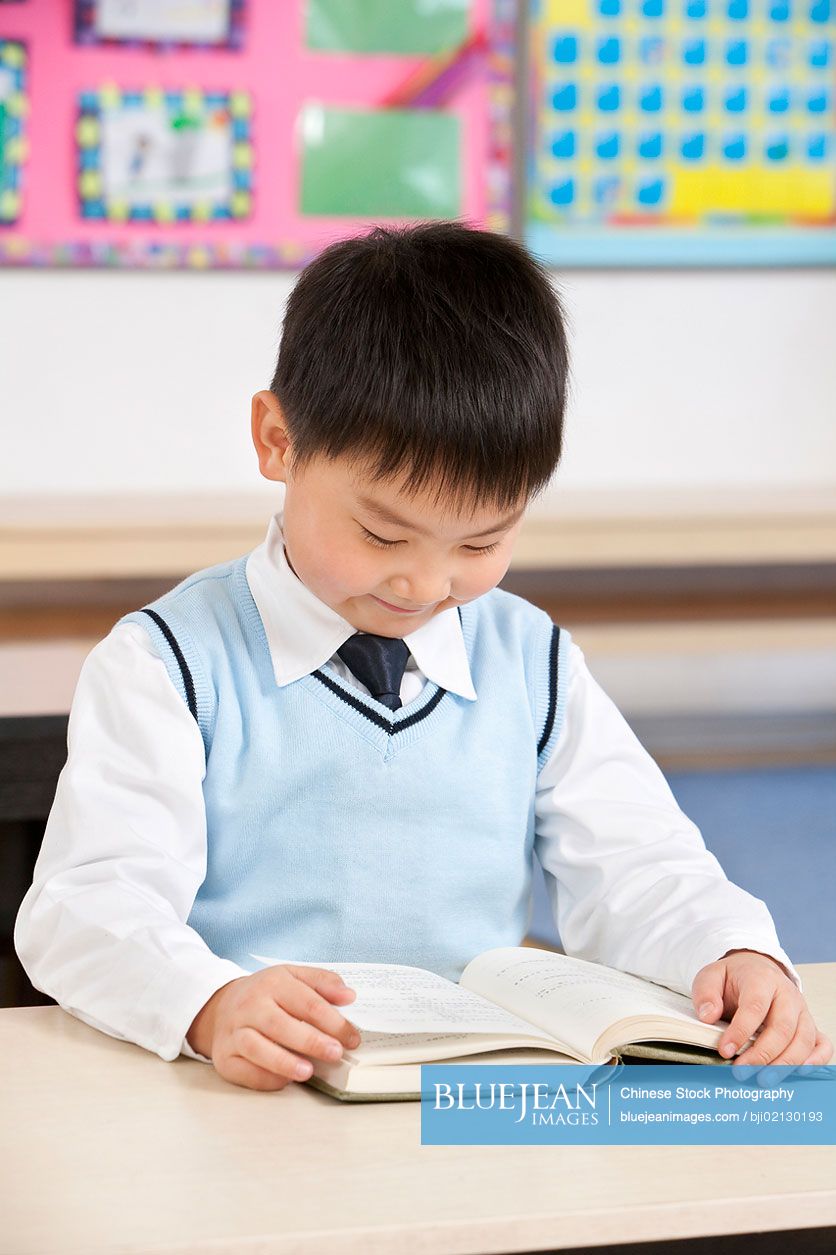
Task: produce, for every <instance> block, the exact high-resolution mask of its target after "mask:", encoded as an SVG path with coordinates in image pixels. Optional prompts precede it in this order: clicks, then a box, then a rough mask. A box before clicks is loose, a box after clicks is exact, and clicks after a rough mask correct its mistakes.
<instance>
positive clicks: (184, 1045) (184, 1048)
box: [180, 986, 220, 1063]
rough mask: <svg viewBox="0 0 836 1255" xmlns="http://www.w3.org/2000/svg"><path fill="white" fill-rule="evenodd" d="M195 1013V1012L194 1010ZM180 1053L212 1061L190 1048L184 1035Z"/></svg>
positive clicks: (189, 1057)
mask: <svg viewBox="0 0 836 1255" xmlns="http://www.w3.org/2000/svg"><path fill="white" fill-rule="evenodd" d="M218 988H220V986H218ZM209 997H210V998H211V997H212V995H211V994H210V995H209ZM198 1010H200V1008H199V1007H198ZM195 1014H197V1012H195ZM180 1054H181V1055H185V1056H186V1058H187V1059H198V1060H199V1061H200V1062H201V1063H211V1062H212V1060H211V1059H207V1058H206V1055H199V1054H198V1053H197V1051H196V1050H192V1048H191V1046H190V1045H189V1043H188V1041H187V1040H186V1038H185V1037H184V1038H183V1041H182V1043H181V1045H180Z"/></svg>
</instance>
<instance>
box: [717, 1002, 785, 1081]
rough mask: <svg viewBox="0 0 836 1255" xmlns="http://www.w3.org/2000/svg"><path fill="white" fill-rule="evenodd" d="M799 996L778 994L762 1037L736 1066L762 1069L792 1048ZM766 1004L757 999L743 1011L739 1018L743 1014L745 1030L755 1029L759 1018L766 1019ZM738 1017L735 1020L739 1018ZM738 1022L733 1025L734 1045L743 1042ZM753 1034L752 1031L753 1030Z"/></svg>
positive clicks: (768, 1015) (768, 1013)
mask: <svg viewBox="0 0 836 1255" xmlns="http://www.w3.org/2000/svg"><path fill="white" fill-rule="evenodd" d="M797 997H798V995H797V994H793V993H789V992H788V993H783V992H778V993H776V995H775V997H774V999H773V1001H772V1003H771V1005H770V1006H769V1008H768V1010H767V1013H766V1018H765V1019H764V1020H763V1031H762V1032H761V1033H760V1034H759V1036H758V1037H757V1038H756V1040H755V1041H754V1042H753V1044H752V1045H751V1046H749V1047H748V1048H747V1049H745V1050H743V1051H742V1052H741V1053H740V1054H739V1055H738V1056H737V1058H736V1059H735V1063H736V1064H741V1065H743V1066H745V1065H747V1064H751V1065H754V1066H755V1067H762V1066H763V1065H764V1064H765V1063H771V1062H772V1060H773V1059H776V1058H777V1057H778V1055H779V1054H780V1053H781V1052H782V1051H783V1050H785V1049H786V1047H787V1046H788V1044H789V1043H790V1042H791V1041H792V1039H793V1037H794V1036H795V1031H796V1027H797V1025H798V1016H799V1011H798V1004H797V1001H796V999H797ZM762 1005H763V1004H762V1002H761V1001H760V1000H759V999H758V998H757V997H755V999H754V1001H753V1002H747V1003H745V1005H744V1006H743V1007H741V1008H740V1011H739V1012H738V1014H741V1013H742V1017H741V1018H742V1021H743V1025H744V1028H745V1026H746V1025H747V1023H748V1024H750V1025H753V1027H754V1026H756V1025H754V1024H753V1022H754V1021H755V1020H756V1018H757V1016H759V1015H762V1014H763V1013H762V1010H761V1008H762ZM738 1014H736V1015H735V1017H734V1020H736V1019H737V1018H738ZM734 1020H732V1023H731V1024H730V1025H729V1033H728V1035H729V1036H731V1037H732V1040H734V1041H740V1040H742V1039H741V1038H739V1037H738V1036H737V1032H736V1030H735V1028H734ZM750 1031H751V1029H750Z"/></svg>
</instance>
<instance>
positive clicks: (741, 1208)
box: [0, 963, 836, 1255]
mask: <svg viewBox="0 0 836 1255" xmlns="http://www.w3.org/2000/svg"><path fill="white" fill-rule="evenodd" d="M800 972H801V975H802V979H803V980H804V982H805V991H806V993H807V996H808V998H809V1001H810V1004H811V1006H812V1009H813V1012H814V1014H815V1015H816V1017H817V1020H818V1023H819V1024H820V1025H821V1026H822V1027H823V1028H824V1030H825V1032H827V1033H828V1034H829V1035H830V1036H831V1037H832V1038H833V1037H836V980H834V977H836V964H834V963H829V964H825V963H818V964H805V965H802V966H801V967H800ZM0 1196H2V1199H3V1202H2V1209H0V1217H1V1218H0V1252H2V1253H3V1255H33V1253H34V1252H38V1253H39V1255H43V1253H44V1252H55V1251H60V1252H63V1253H66V1255H101V1253H102V1252H116V1251H117V1250H118V1251H119V1252H128V1251H130V1252H132V1253H134V1255H138V1253H139V1252H143V1253H145V1252H147V1253H152V1252H154V1253H160V1252H167V1253H170V1255H173V1253H174V1252H177V1255H207V1253H211V1255H220V1253H223V1255H245V1253H246V1252H250V1253H251V1255H256V1253H257V1255H290V1253H291V1252H292V1253H293V1255H323V1253H324V1252H327V1253H328V1255H345V1253H349V1252H350V1253H351V1255H360V1253H362V1255H384V1253H385V1255H390V1253H391V1252H392V1251H393V1250H397V1251H398V1252H399V1255H409V1253H411V1252H420V1253H421V1255H431V1253H433V1252H444V1253H445V1255H456V1253H462V1255H463V1253H465V1252H485V1253H487V1252H510V1251H534V1250H539V1251H542V1250H550V1251H555V1250H561V1251H567V1250H568V1249H571V1248H581V1247H583V1248H586V1249H588V1248H590V1247H596V1246H599V1247H600V1246H604V1245H606V1244H612V1245H613V1250H614V1251H621V1252H625V1251H627V1250H631V1249H633V1248H632V1246H631V1247H627V1246H625V1245H618V1244H626V1243H636V1242H642V1243H646V1242H654V1241H659V1240H662V1239H677V1238H679V1239H681V1238H691V1237H696V1236H698V1235H704V1236H705V1237H707V1238H710V1239H711V1241H710V1245H709V1244H706V1245H703V1243H699V1245H698V1249H699V1250H700V1252H701V1255H702V1252H703V1251H708V1250H709V1249H710V1250H711V1251H712V1252H715V1253H717V1252H724V1251H727V1250H730V1249H734V1250H736V1251H741V1250H746V1251H747V1252H748V1251H751V1250H754V1246H753V1245H752V1244H750V1243H749V1242H746V1240H745V1239H733V1238H728V1237H726V1238H723V1237H722V1236H721V1235H735V1234H738V1235H739V1234H747V1233H749V1234H759V1235H761V1236H760V1237H759V1238H758V1239H757V1249H758V1251H759V1252H760V1255H764V1253H765V1252H772V1251H777V1250H779V1249H783V1250H789V1251H791V1252H792V1255H797V1253H798V1252H801V1251H806V1252H810V1251H814V1250H815V1251H816V1252H819V1251H820V1252H824V1251H825V1250H828V1249H830V1250H832V1249H833V1247H832V1242H833V1236H834V1233H836V1230H831V1231H829V1232H823V1230H824V1229H825V1228H827V1227H829V1226H836V1147H820V1146H819V1147H817V1146H792V1147H779V1146H764V1147H748V1146H747V1147H728V1148H722V1147H713V1146H696V1147H693V1148H691V1147H685V1146H672V1147H667V1146H662V1147H645V1146H631V1147H610V1146H586V1147H575V1148H567V1147H561V1146H553V1147H534V1146H532V1147H495V1146H486V1147H435V1146H425V1147H422V1146H421V1144H420V1107H419V1104H417V1103H380V1104H377V1103H370V1104H367V1105H358V1106H353V1105H346V1106H343V1105H340V1104H339V1103H336V1102H334V1101H332V1100H331V1099H329V1098H326V1097H325V1096H324V1095H322V1094H319V1093H317V1092H316V1091H314V1090H311V1089H310V1088H308V1087H307V1086H298V1085H292V1086H289V1087H288V1088H287V1089H286V1090H284V1091H282V1092H280V1093H277V1094H264V1093H257V1092H255V1091H250V1090H245V1089H241V1088H239V1087H236V1086H232V1085H229V1084H228V1083H227V1082H225V1081H222V1080H221V1079H220V1077H219V1076H218V1075H217V1074H216V1073H215V1072H214V1070H213V1069H212V1068H210V1067H209V1066H207V1065H206V1064H201V1063H198V1062H196V1061H193V1060H188V1059H185V1058H181V1059H178V1060H177V1061H176V1062H174V1063H164V1062H163V1061H162V1060H160V1059H159V1058H157V1056H156V1055H152V1054H150V1053H148V1052H146V1051H143V1050H141V1049H140V1048H139V1047H138V1046H133V1045H130V1044H128V1043H125V1042H119V1041H115V1040H113V1039H112V1038H109V1037H106V1036H104V1035H103V1034H101V1033H98V1032H96V1031H95V1030H94V1029H91V1028H88V1027H87V1026H86V1025H84V1024H81V1023H80V1022H79V1021H77V1020H75V1019H73V1018H72V1017H71V1016H69V1015H68V1014H66V1013H65V1012H63V1011H61V1010H60V1009H59V1008H57V1007H29V1008H14V1009H9V1010H4V1011H0ZM781 1230H792V1231H795V1232H794V1233H793V1237H792V1238H791V1239H790V1240H789V1241H787V1239H786V1237H785V1236H783V1237H780V1238H779V1237H778V1235H777V1232H776V1231H781ZM817 1231H818V1232H817ZM770 1234H773V1235H775V1236H774V1237H773V1238H771V1237H770V1236H769V1235H770ZM741 1242H743V1243H744V1245H741ZM828 1243H829V1244H830V1245H828ZM668 1249H669V1247H668V1245H667V1243H666V1244H665V1245H664V1246H662V1247H653V1246H651V1247H649V1248H648V1250H650V1251H659V1250H668ZM690 1249H691V1247H690V1244H686V1245H685V1246H683V1248H682V1251H683V1252H685V1251H689V1250H690Z"/></svg>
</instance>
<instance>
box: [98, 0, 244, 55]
mask: <svg viewBox="0 0 836 1255" xmlns="http://www.w3.org/2000/svg"><path fill="white" fill-rule="evenodd" d="M245 11H246V0H229V29H228V30H227V34H226V38H225V39H224V40H222V41H219V42H217V43H215V42H214V41H212V42H204V41H198V40H187V41H182V40H175V39H111V38H102V37H101V36H99V35H97V34H96V26H95V21H96V0H75V27H74V31H75V41H76V43H78V44H87V45H88V46H93V47H110V48H114V47H116V48H134V49H140V50H141V49H145V50H147V51H155V52H156V51H166V50H171V51H175V50H176V51H183V50H184V49H189V48H233V49H240V48H243V46H244V15H245Z"/></svg>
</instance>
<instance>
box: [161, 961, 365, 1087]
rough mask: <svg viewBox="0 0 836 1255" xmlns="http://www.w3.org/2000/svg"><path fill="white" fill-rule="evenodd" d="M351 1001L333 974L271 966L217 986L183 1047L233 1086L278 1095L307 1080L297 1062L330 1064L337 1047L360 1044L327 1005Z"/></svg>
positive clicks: (338, 1055)
mask: <svg viewBox="0 0 836 1255" xmlns="http://www.w3.org/2000/svg"><path fill="white" fill-rule="evenodd" d="M356 996H357V995H356V992H355V991H354V990H353V989H349V987H348V985H346V983H345V981H344V980H343V979H342V977H341V976H339V975H338V974H337V973H336V972H330V971H328V970H327V969H326V968H322V967H296V966H295V965H293V964H290V963H279V964H277V965H276V966H274V967H265V968H263V969H262V970H261V971H260V972H253V973H252V975H251V976H239V977H238V978H237V979H236V980H232V981H230V982H229V983H228V984H227V985H222V986H221V988H220V989H218V990H217V991H216V992H215V993H214V994H213V995H212V997H211V998H210V999H209V1001H208V1002H207V1003H206V1005H205V1006H204V1007H203V1008H202V1009H201V1010H200V1011H199V1012H198V1014H197V1015H196V1016H195V1018H194V1020H193V1021H192V1025H191V1028H190V1029H189V1031H188V1033H187V1034H186V1040H187V1041H188V1043H189V1045H190V1046H191V1048H192V1050H196V1051H197V1053H198V1054H201V1055H206V1056H207V1058H210V1059H211V1060H212V1062H213V1064H214V1065H215V1070H216V1071H217V1072H219V1073H220V1075H221V1076H222V1077H223V1078H224V1080H226V1081H231V1082H232V1084H233V1085H243V1086H245V1087H246V1088H247V1089H262V1090H277V1089H284V1087H285V1086H286V1085H288V1084H289V1083H290V1082H291V1081H304V1080H306V1079H307V1078H308V1077H309V1076H310V1075H311V1072H312V1071H313V1065H312V1064H311V1063H310V1061H309V1059H307V1058H305V1057H304V1056H306V1055H307V1056H310V1058H311V1059H326V1060H330V1061H332V1062H333V1061H335V1060H337V1059H340V1058H341V1057H342V1051H343V1046H347V1047H349V1049H351V1048H353V1047H355V1046H358V1045H359V1044H360V1034H359V1033H358V1031H357V1029H356V1028H355V1027H354V1025H353V1024H351V1023H349V1021H348V1020H346V1019H344V1018H343V1017H342V1016H341V1015H340V1013H339V1012H338V1011H337V1010H336V1008H335V1007H334V1006H332V1005H331V1004H332V1003H341V1004H342V1003H346V1002H350V1001H351V1000H352V999H353V998H355V997H356ZM300 1066H301V1067H302V1068H303V1069H304V1070H303V1071H299V1068H300Z"/></svg>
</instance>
